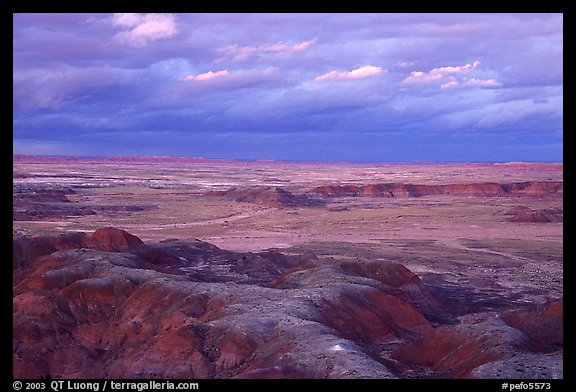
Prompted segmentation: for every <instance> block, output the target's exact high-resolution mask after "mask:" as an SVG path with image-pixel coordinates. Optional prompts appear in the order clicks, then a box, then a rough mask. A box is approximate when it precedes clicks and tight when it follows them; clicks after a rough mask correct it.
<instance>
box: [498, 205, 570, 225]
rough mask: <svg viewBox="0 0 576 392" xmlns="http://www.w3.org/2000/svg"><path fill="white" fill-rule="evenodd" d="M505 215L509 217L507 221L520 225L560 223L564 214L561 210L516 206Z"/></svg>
mask: <svg viewBox="0 0 576 392" xmlns="http://www.w3.org/2000/svg"><path fill="white" fill-rule="evenodd" d="M505 215H510V218H508V221H510V222H521V223H561V222H563V221H564V214H563V211H562V209H561V208H547V209H541V210H534V209H531V208H528V207H525V206H516V207H513V208H511V209H510V210H508V211H507V212H506V213H505Z"/></svg>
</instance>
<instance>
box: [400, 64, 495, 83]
mask: <svg viewBox="0 0 576 392" xmlns="http://www.w3.org/2000/svg"><path fill="white" fill-rule="evenodd" d="M479 65H480V61H478V60H476V61H474V62H473V63H469V64H466V65H456V66H447V67H437V68H432V69H431V70H430V71H428V72H424V71H412V72H410V75H408V76H407V77H406V78H404V80H403V81H402V83H401V84H403V85H418V84H432V83H436V86H438V85H439V86H440V88H441V89H444V90H448V89H455V88H490V87H500V86H502V83H500V82H498V81H497V80H496V79H476V78H467V77H464V76H462V77H460V79H457V78H456V76H455V75H458V74H460V75H462V74H466V73H468V72H470V71H473V70H475V69H476V68H478V66H479Z"/></svg>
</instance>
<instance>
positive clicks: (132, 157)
mask: <svg viewBox="0 0 576 392" xmlns="http://www.w3.org/2000/svg"><path fill="white" fill-rule="evenodd" d="M26 158H30V159H33V158H37V159H66V158H68V159H85V160H89V159H93V160H102V161H105V160H133V161H137V160H139V159H147V160H182V161H196V162H200V161H208V162H210V161H213V162H239V163H279V164H283V163H284V164H290V163H302V164H306V163H308V164H431V165H432V164H436V165H443V164H454V165H456V164H530V163H549V164H562V165H563V164H564V161H518V160H511V161H440V160H410V161H336V160H285V159H270V158H207V157H202V156H195V157H190V156H173V155H47V154H14V153H13V154H12V160H13V161H14V160H18V159H26Z"/></svg>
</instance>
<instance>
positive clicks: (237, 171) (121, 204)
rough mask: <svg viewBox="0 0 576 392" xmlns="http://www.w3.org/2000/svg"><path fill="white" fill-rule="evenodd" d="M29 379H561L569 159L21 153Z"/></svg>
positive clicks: (18, 343)
mask: <svg viewBox="0 0 576 392" xmlns="http://www.w3.org/2000/svg"><path fill="white" fill-rule="evenodd" d="M13 203H14V204H13V236H14V253H13V293H14V294H13V307H14V318H13V327H14V332H13V359H14V368H13V375H14V377H18V378H40V377H50V378H100V377H114V378H378V379H385V378H498V379H513V378H522V379H552V378H563V268H562V263H563V165H562V164H556V163H525V162H512V163H495V164H431V163H422V164H412V163H411V164H384V163H377V164H376V163H375V164H352V163H323V162H306V163H303V162H302V163H289V162H276V161H228V160H208V159H191V158H162V157H142V158H72V157H68V158H66V157H35V156H14V160H13Z"/></svg>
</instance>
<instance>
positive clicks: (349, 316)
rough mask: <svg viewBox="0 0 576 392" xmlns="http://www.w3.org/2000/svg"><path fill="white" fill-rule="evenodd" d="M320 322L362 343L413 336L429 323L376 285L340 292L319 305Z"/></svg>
mask: <svg viewBox="0 0 576 392" xmlns="http://www.w3.org/2000/svg"><path fill="white" fill-rule="evenodd" d="M320 313H321V314H322V317H323V323H324V324H326V325H328V326H330V327H332V328H334V329H335V330H337V331H338V334H339V336H341V337H343V338H345V339H350V340H353V341H359V342H363V343H372V344H379V343H389V342H394V341H398V340H399V339H400V340H408V341H411V340H414V339H415V338H418V337H421V336H422V334H424V333H425V332H427V331H429V330H430V329H431V326H430V323H429V322H428V321H427V320H426V319H425V318H424V317H423V316H422V314H420V313H419V312H418V311H417V310H415V309H414V308H413V307H412V306H411V305H409V304H408V303H407V302H405V301H403V300H401V299H399V298H397V297H394V296H391V295H388V294H385V293H383V292H381V291H379V290H376V289H368V290H364V291H360V292H359V291H356V292H344V293H341V294H340V295H339V296H337V297H328V298H325V299H324V300H323V301H322V303H321V305H320Z"/></svg>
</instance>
